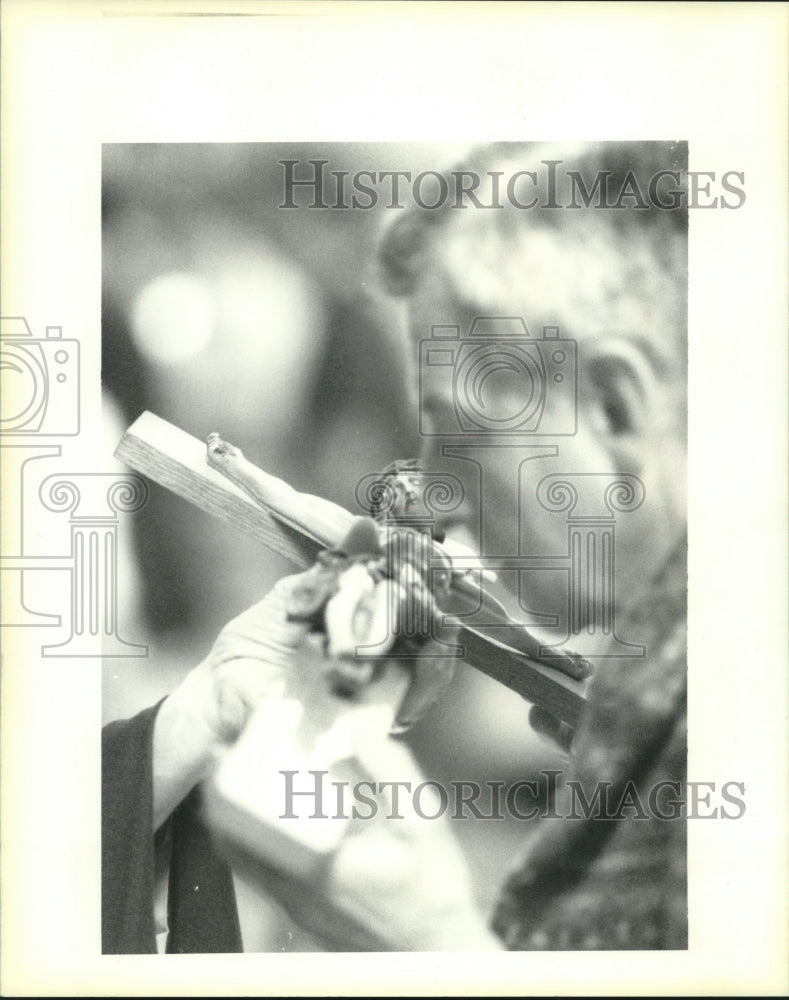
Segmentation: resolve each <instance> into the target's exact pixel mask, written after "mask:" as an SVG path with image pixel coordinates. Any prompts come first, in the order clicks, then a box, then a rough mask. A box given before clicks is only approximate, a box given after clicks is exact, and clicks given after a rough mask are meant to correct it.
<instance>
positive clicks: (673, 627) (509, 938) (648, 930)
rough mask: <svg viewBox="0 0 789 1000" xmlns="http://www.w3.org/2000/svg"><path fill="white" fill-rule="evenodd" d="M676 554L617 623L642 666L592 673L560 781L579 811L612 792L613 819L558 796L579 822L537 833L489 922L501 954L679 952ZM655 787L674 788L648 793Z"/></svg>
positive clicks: (683, 881)
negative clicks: (642, 651) (642, 649)
mask: <svg viewBox="0 0 789 1000" xmlns="http://www.w3.org/2000/svg"><path fill="white" fill-rule="evenodd" d="M685 551H686V548H685V544H684V542H683V543H682V545H681V547H680V548H678V549H677V551H676V552H675V554H674V556H673V557H672V559H671V560H669V562H668V564H667V566H666V568H665V570H664V572H663V573H662V574H661V576H660V578H659V579H657V580H655V581H654V583H653V587H652V588H651V589H650V594H649V599H648V601H644V602H643V604H642V605H641V606H640V607H636V608H635V609H633V610H632V611H631V612H630V613H629V614H628V615H627V617H626V618H625V619H623V620H620V622H619V623H618V624H619V626H620V629H621V635H622V636H623V638H627V639H628V640H631V639H632V640H637V641H638V642H640V643H642V644H643V645H645V646H646V655H645V656H643V657H640V658H637V657H632V658H631V657H626V658H619V659H601V660H599V661H598V662H597V663H596V665H595V674H594V677H593V680H592V682H591V685H590V690H589V706H588V709H587V712H586V715H585V718H584V720H583V721H582V723H581V725H580V726H579V728H578V730H577V731H576V734H575V739H574V741H573V756H572V762H571V764H570V767H569V771H568V774H567V778H568V779H569V780H573V781H576V782H578V783H579V786H580V787H581V788H582V789H583V791H584V795H585V800H586V802H591V801H593V797H594V794H595V792H596V790H597V789H600V788H603V787H604V786H603V785H602V783H603V782H611V786H610V788H609V789H608V791H607V795H608V802H609V803H611V805H610V808H609V809H607V810H604V811H607V813H608V814H609V815H617V814H618V813H620V812H621V816H618V818H615V819H604V818H600V816H601V811H600V810H599V809H598V808H596V807H595V808H593V809H592V810H590V818H588V819H587V818H584V813H583V811H582V807H581V806H580V805H579V803H580V801H581V800H580V797H579V796H578V793H577V792H576V793H575V802H574V803H573V799H572V797H571V790H570V788H569V787H568V786H567V785H566V784H563V785H560V786H559V788H558V791H557V795H556V798H555V803H554V804H555V806H556V808H555V810H554V811H555V812H556V813H557V815H558V816H560V817H565V816H567V815H572V813H573V811H574V812H575V816H576V817H578V818H570V819H567V818H559V819H547V818H546V819H542V820H540V821H539V822H538V824H537V830H536V832H535V836H534V838H533V839H532V840H531V842H530V845H529V849H528V851H527V853H526V856H525V860H524V862H523V864H522V866H521V867H520V869H519V870H517V871H516V872H515V873H514V874H513V875H512V876H511V877H510V878H509V880H508V882H507V884H506V886H505V889H504V892H503V894H502V898H501V901H500V903H499V905H498V907H497V910H496V913H495V915H494V920H493V927H494V930H495V931H496V932H497V934H498V935H499V936H500V937H501V938H502V939H503V941H504V942H505V943H506V945H507V946H508V947H509V948H512V949H529V950H550V949H557V950H558V949H562V950H563V949H570V950H572V949H581V948H587V949H617V950H618V949H684V948H687V946H688V941H687V933H688V931H687V926H688V925H687V919H688V918H687V858H686V833H687V827H686V822H687V821H686V819H685V818H684V813H683V814H681V815H677V816H676V818H669V817H671V816H672V815H674V814H675V813H679V812H680V803H681V802H682V801H683V799H684V790H685V778H686V758H687V732H686V674H687V664H686V649H687V635H686V598H687V578H686V571H685ZM660 782H672V783H676V784H672V785H664V786H662V788H661V789H658V790H657V791H656V788H657V786H658V785H659V783H660ZM677 791H679V794H677ZM650 793H652V798H650ZM623 797H624V798H623ZM672 800H673V801H674V803H675V804H672ZM623 802H624V803H625V804H626V805H625V807H624V808H621V809H619V808H618V807H619V805H620V803H623ZM595 817H597V818H595ZM662 817H665V818H662Z"/></svg>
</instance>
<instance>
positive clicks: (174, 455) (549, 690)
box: [115, 412, 585, 726]
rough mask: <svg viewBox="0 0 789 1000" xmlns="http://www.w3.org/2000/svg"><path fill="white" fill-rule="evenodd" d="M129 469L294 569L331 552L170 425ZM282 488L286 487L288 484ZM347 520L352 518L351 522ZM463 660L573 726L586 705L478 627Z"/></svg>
mask: <svg viewBox="0 0 789 1000" xmlns="http://www.w3.org/2000/svg"><path fill="white" fill-rule="evenodd" d="M115 454H116V456H117V457H118V458H119V459H121V460H122V461H123V462H125V463H126V464H127V465H128V466H130V467H131V468H132V469H134V470H135V471H137V472H140V473H142V474H143V475H146V476H148V477H149V478H150V479H152V480H153V481H154V482H156V483H158V484H159V485H161V486H165V487H167V488H168V489H169V490H172V492H173V493H176V494H177V495H178V496H180V497H183V498H184V499H186V500H189V501H190V502H191V503H193V504H195V505H196V506H197V507H200V508H201V509H202V510H205V511H208V513H210V514H214V515H215V516H217V517H219V518H220V519H222V520H223V521H226V522H227V523H228V524H232V525H233V526H234V527H236V528H238V529H239V530H240V531H243V532H244V533H245V534H247V535H249V536H250V537H252V538H254V539H256V540H257V541H259V542H261V543H262V544H263V545H264V546H266V547H267V548H270V549H272V550H273V551H275V552H278V553H279V554H280V555H282V556H285V557H286V558H287V559H288V560H289V561H290V562H291V563H292V564H293V565H294V566H295V567H296V568H298V569H307V568H308V567H310V566H312V564H313V563H314V562H315V559H316V557H317V555H318V553H319V552H320V551H321V549H323V548H325V547H326V542H325V541H322V540H321V538H320V536H319V534H318V533H313V532H311V531H310V530H309V527H308V526H307V525H305V524H304V523H303V522H302V521H296V520H295V519H292V518H289V517H288V516H287V513H286V512H283V511H282V510H279V511H274V510H272V509H271V508H267V507H265V505H263V504H262V503H260V502H256V501H255V500H253V499H252V498H251V497H250V496H249V495H248V493H247V492H245V491H244V490H243V489H242V488H241V487H240V486H238V485H236V484H235V483H233V482H231V481H230V480H229V479H228V478H226V476H224V475H222V473H221V472H219V471H218V470H217V469H215V468H211V467H210V466H209V465H208V464H207V462H206V445H205V443H204V442H202V441H199V440H198V439H197V438H194V437H192V436H191V435H189V434H186V433H185V432H184V431H182V430H180V429H179V428H177V427H175V426H174V425H173V424H170V423H168V422H167V421H165V420H162V419H161V418H159V417H157V416H155V415H154V414H153V413H149V412H145V413H143V414H142V416H140V417H139V418H138V419H137V420H136V421H135V422H134V423H133V424H132V425H131V427H130V428H129V429H128V430H127V431H126V433H125V434H124V435H123V438H122V439H121V442H120V444H119V445H118V448H117V450H116V452H115ZM283 485H284V484H283ZM349 516H350V515H349ZM502 626H503V627H502V629H501V630H500V632H499V634H500V635H507V636H508V637H510V636H516V635H517V634H518V633H519V632H522V634H523V635H528V633H527V632H526V630H525V628H524V627H523V626H519V625H517V624H516V623H514V622H510V621H508V622H506V623H502ZM457 643H458V645H459V646H460V647H461V648H462V653H461V654H460V655H461V657H462V658H463V659H465V661H466V662H467V663H469V664H470V665H471V666H473V667H474V668H475V669H477V670H479V671H481V672H482V673H484V674H487V675H488V676H489V677H492V678H494V679H495V680H497V681H499V682H500V683H501V684H504V685H505V686H506V687H508V688H510V690H512V691H515V692H516V693H517V694H519V695H521V696H522V697H523V698H525V699H526V700H527V701H530V702H532V703H533V704H535V705H538V706H540V707H541V708H543V709H545V710H547V711H548V712H550V713H551V714H552V715H554V716H555V717H556V718H558V719H559V720H561V721H563V722H566V723H568V724H569V725H571V726H575V725H577V723H578V721H579V719H580V717H581V713H582V712H583V709H584V705H585V697H584V691H585V683H584V682H583V681H582V680H579V679H575V678H573V677H570V676H567V675H566V674H565V673H562V672H561V670H559V669H556V668H555V667H552V666H549V665H547V664H546V663H545V662H538V661H537V660H536V659H535V658H534V657H533V656H529V655H527V654H526V653H524V652H522V651H520V650H518V649H515V648H512V646H509V645H506V644H505V643H503V642H501V641H499V640H497V639H494V638H493V637H492V636H490V635H488V634H485V633H484V632H483V631H481V627H474V626H470V625H464V624H463V623H462V621H461V623H460V633H459V636H458V639H457Z"/></svg>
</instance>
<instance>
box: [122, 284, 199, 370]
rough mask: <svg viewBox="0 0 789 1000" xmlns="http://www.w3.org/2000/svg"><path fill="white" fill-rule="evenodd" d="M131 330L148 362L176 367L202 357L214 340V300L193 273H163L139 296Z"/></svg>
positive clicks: (135, 303)
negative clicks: (201, 354) (212, 338)
mask: <svg viewBox="0 0 789 1000" xmlns="http://www.w3.org/2000/svg"><path fill="white" fill-rule="evenodd" d="M131 329H132V335H133V337H134V341H135V343H136V344H137V347H138V348H139V349H140V351H141V353H142V354H143V355H144V356H145V357H146V358H147V359H148V360H149V361H153V362H154V363H156V364H160V365H177V364H179V363H180V362H183V361H187V360H189V359H191V358H194V357H195V356H196V355H198V354H200V352H201V351H202V350H203V349H204V348H205V347H206V345H207V344H208V343H209V341H210V340H211V337H212V336H213V333H214V302H213V298H212V296H211V295H210V293H209V291H208V289H207V287H206V285H205V284H204V282H203V281H201V280H200V279H199V278H197V277H196V276H195V275H193V274H186V273H183V272H178V271H173V272H171V273H169V274H162V275H160V276H159V277H157V278H154V279H153V280H152V281H149V282H148V284H147V285H145V286H144V287H143V289H142V291H141V292H140V293H139V295H138V296H137V298H136V300H135V302H134V305H133V307H132V316H131Z"/></svg>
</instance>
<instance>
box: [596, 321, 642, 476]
mask: <svg viewBox="0 0 789 1000" xmlns="http://www.w3.org/2000/svg"><path fill="white" fill-rule="evenodd" d="M584 373H585V374H584V376H583V378H584V382H585V385H583V387H582V399H583V405H584V407H585V409H586V415H587V417H588V419H589V422H590V424H591V426H592V428H593V429H594V432H595V433H596V434H597V435H598V437H599V440H600V443H601V444H602V445H603V447H604V448H605V449H606V450H607V451H608V453H609V454H610V456H611V459H612V461H613V463H614V465H615V467H616V468H617V469H618V470H619V471H620V472H632V473H635V474H638V473H639V472H640V471H641V469H642V467H643V464H644V460H645V458H646V457H647V450H648V449H649V447H650V431H651V430H652V429H653V427H654V422H653V420H654V408H655V406H656V405H657V402H658V380H657V377H656V374H655V371H654V368H653V366H652V363H651V362H650V360H649V358H648V356H647V354H646V353H645V352H644V351H643V350H642V349H641V347H640V346H639V345H638V343H634V342H631V341H626V340H610V341H603V342H601V343H599V344H595V345H593V346H592V347H591V356H590V357H589V358H588V360H587V362H586V364H585V365H584Z"/></svg>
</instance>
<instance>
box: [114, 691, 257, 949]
mask: <svg viewBox="0 0 789 1000" xmlns="http://www.w3.org/2000/svg"><path fill="white" fill-rule="evenodd" d="M160 704H161V702H160V703H159V705H160ZM159 705H155V706H154V707H153V708H149V709H146V710H145V711H143V712H140V713H139V715H136V716H134V718H132V719H128V720H124V721H121V722H112V723H110V724H109V725H107V726H105V727H104V729H103V730H102V803H101V805H102V920H101V933H102V953H103V954H105V955H108V954H113V955H129V954H145V953H148V952H154V953H155V952H156V950H157V949H156V926H155V922H154V904H153V900H154V884H155V869H156V854H157V850H159V851H161V850H166V848H167V845H168V844H171V861H170V875H169V888H168V906H167V921H168V926H169V934H168V938H167V951H168V952H190V953H193V952H239V951H242V950H243V949H242V945H241V931H240V927H239V922H238V914H237V911H236V902H235V892H234V889H233V877H232V874H231V872H230V869H229V867H228V866H227V865H226V864H225V862H224V861H222V860H221V859H220V858H219V856H218V855H217V853H216V851H215V849H214V847H213V845H212V843H211V840H210V838H209V835H208V832H207V830H206V829H205V827H204V826H203V824H202V822H201V820H200V815H199V814H200V798H199V790H198V789H195V790H194V791H193V792H192V793H191V794H190V795H188V796H187V798H186V799H184V801H183V802H182V803H181V804H180V805H179V806H178V808H177V809H176V810H175V811H174V812H173V814H172V816H171V817H170V819H169V820H168V821H167V823H165V824H164V826H163V827H162V828H161V829H160V830H159V831H157V834H156V837H154V836H153V814H152V810H153V796H152V781H153V771H152V761H151V752H152V750H151V748H152V738H153V725H154V721H155V719H156V714H157V712H158V710H159Z"/></svg>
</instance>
